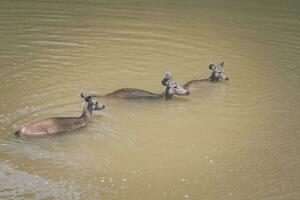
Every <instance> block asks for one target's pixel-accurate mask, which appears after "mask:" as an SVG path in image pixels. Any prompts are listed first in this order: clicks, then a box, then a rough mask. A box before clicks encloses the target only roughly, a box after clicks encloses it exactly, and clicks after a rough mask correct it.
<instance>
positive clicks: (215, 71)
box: [183, 62, 229, 90]
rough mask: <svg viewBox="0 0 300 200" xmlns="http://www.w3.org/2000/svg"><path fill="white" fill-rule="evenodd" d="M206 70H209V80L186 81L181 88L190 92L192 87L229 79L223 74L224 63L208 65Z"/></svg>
mask: <svg viewBox="0 0 300 200" xmlns="http://www.w3.org/2000/svg"><path fill="white" fill-rule="evenodd" d="M208 68H209V69H210V70H211V74H210V76H209V78H207V79H196V80H191V81H188V82H186V83H185V84H184V85H183V88H184V89H186V90H190V89H191V88H192V87H196V86H197V85H199V84H201V83H203V82H205V81H211V82H217V81H219V80H226V81H227V80H229V77H228V76H227V75H226V74H225V72H224V62H221V63H220V64H210V65H209V66H208Z"/></svg>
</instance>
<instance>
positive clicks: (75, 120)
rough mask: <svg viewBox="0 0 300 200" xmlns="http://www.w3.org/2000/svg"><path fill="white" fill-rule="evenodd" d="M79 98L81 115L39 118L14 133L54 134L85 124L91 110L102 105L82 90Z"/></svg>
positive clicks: (18, 134) (89, 117)
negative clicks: (82, 101)
mask: <svg viewBox="0 0 300 200" xmlns="http://www.w3.org/2000/svg"><path fill="white" fill-rule="evenodd" d="M80 96H81V98H83V99H84V100H85V105H84V107H83V111H82V114H81V116H79V117H52V118H47V119H40V120H36V121H31V122H29V123H27V124H25V125H24V126H22V127H21V128H20V130H19V131H17V132H16V133H15V134H16V136H20V134H22V135H33V136H34V135H35V136H37V135H46V134H55V133H60V132H66V131H71V130H75V129H78V128H81V127H84V126H86V125H87V123H88V122H89V121H90V120H91V117H92V112H93V111H94V110H102V109H104V108H105V106H104V105H102V104H99V103H98V102H97V101H95V100H94V99H92V97H91V96H88V95H86V94H85V93H84V92H82V93H81V94H80Z"/></svg>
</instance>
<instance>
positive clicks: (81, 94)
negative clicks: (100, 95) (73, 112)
mask: <svg viewBox="0 0 300 200" xmlns="http://www.w3.org/2000/svg"><path fill="white" fill-rule="evenodd" d="M86 96H87V95H86V93H85V92H84V91H82V92H80V97H81V98H82V99H85V97H86Z"/></svg>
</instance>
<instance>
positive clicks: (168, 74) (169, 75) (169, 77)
mask: <svg viewBox="0 0 300 200" xmlns="http://www.w3.org/2000/svg"><path fill="white" fill-rule="evenodd" d="M165 79H167V80H172V75H171V72H167V73H166V74H165Z"/></svg>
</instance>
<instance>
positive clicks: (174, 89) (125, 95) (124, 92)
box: [93, 72, 190, 100]
mask: <svg viewBox="0 0 300 200" xmlns="http://www.w3.org/2000/svg"><path fill="white" fill-rule="evenodd" d="M161 84H162V85H163V86H165V90H164V91H163V92H162V93H152V92H148V91H145V90H141V89H136V88H122V89H118V90H116V91H114V92H112V93H109V94H106V95H104V96H94V95H93V97H101V98H103V99H143V98H144V99H145V98H148V99H160V98H162V99H165V100H169V99H172V97H173V95H180V96H187V95H189V94H190V93H189V91H187V90H186V89H184V88H183V87H181V86H180V85H178V84H177V83H175V82H174V81H172V76H171V73H170V72H167V73H166V74H165V77H164V78H163V80H162V81H161Z"/></svg>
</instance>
